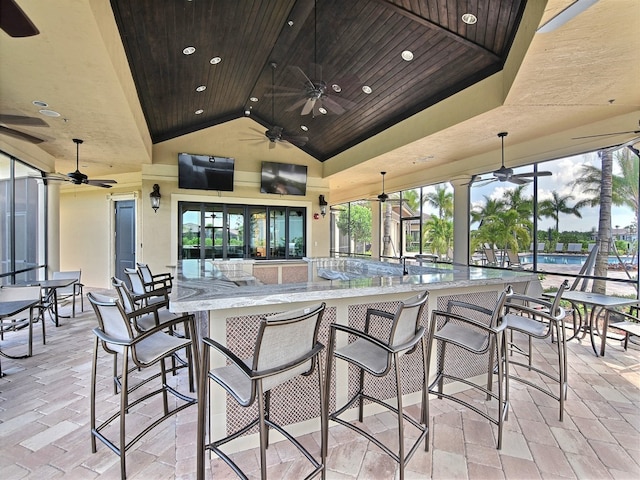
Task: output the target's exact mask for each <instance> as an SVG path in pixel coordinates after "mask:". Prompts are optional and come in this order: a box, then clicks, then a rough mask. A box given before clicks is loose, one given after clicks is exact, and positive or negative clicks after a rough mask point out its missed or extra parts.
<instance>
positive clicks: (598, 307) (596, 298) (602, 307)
mask: <svg viewBox="0 0 640 480" xmlns="http://www.w3.org/2000/svg"><path fill="white" fill-rule="evenodd" d="M562 299H563V300H568V301H569V302H571V303H573V304H574V305H575V306H576V308H578V305H582V306H583V307H584V308H585V315H584V317H583V324H582V325H580V326H579V329H578V331H579V330H582V331H583V332H588V333H589V337H590V340H591V347H592V348H593V351H594V353H595V354H596V356H598V349H597V348H596V343H595V338H594V334H595V333H598V334H599V335H600V355H602V356H604V349H605V346H606V343H607V330H608V328H609V311H610V310H611V309H615V308H620V307H626V306H630V305H638V304H640V299H638V298H624V297H616V296H614V295H605V294H602V293H593V292H583V291H580V290H570V291H568V292H564V294H563V295H562ZM587 306H590V307H591V313H590V314H589V315H588V324H585V323H584V322H586V321H587V314H586V313H587V312H586V309H587ZM603 311H604V316H603V325H602V332H597V325H596V320H597V318H598V315H599V314H600V313H601V312H603Z"/></svg>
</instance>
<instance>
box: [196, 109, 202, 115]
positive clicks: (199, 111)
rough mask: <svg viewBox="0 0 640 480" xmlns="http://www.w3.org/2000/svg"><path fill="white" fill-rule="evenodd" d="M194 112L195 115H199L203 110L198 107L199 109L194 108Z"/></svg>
mask: <svg viewBox="0 0 640 480" xmlns="http://www.w3.org/2000/svg"><path fill="white" fill-rule="evenodd" d="M194 113H195V114H196V115H201V114H203V113H204V110H202V109H200V110H196V111H195V112H194Z"/></svg>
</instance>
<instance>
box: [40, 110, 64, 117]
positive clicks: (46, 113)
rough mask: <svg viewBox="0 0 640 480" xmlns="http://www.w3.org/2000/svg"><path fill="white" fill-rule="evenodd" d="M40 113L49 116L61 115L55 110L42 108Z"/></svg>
mask: <svg viewBox="0 0 640 480" xmlns="http://www.w3.org/2000/svg"><path fill="white" fill-rule="evenodd" d="M40 113H41V114H42V115H45V116H47V117H59V116H60V114H59V113H58V112H55V111H53V110H40Z"/></svg>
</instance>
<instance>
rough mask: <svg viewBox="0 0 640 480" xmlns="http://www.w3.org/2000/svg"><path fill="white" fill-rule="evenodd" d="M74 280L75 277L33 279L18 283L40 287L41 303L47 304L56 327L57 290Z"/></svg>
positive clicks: (57, 318) (57, 317)
mask: <svg viewBox="0 0 640 480" xmlns="http://www.w3.org/2000/svg"><path fill="white" fill-rule="evenodd" d="M75 282H76V279H75V278H59V279H55V280H34V281H28V282H21V283H19V284H18V285H24V286H33V285H39V286H40V288H42V293H43V295H44V297H43V301H42V303H43V305H45V306H47V307H48V308H49V309H50V311H52V312H53V322H54V323H55V325H56V327H57V326H59V324H58V320H59V318H60V316H59V315H58V294H57V290H58V289H59V288H64V287H68V286H69V285H72V284H73V283H75Z"/></svg>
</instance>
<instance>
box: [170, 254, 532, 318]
mask: <svg viewBox="0 0 640 480" xmlns="http://www.w3.org/2000/svg"><path fill="white" fill-rule="evenodd" d="M233 263H234V261H229V262H208V263H204V264H198V265H199V267H198V268H195V269H194V268H193V266H192V265H189V267H188V268H184V269H183V268H181V265H180V264H179V265H178V269H177V272H176V278H175V280H174V282H173V289H172V293H171V298H170V309H171V310H172V311H181V312H185V311H190V312H195V311H206V310H216V309H226V308H242V307H247V306H254V305H273V304H287V303H293V302H301V301H322V300H326V299H339V298H352V297H360V296H370V295H381V294H394V293H409V294H410V293H411V292H416V291H421V290H424V289H429V290H438V289H445V288H455V287H470V286H483V285H497V284H507V283H512V282H513V283H518V282H526V281H529V280H532V279H534V278H536V277H535V274H534V273H532V272H528V271H523V270H496V269H486V268H480V267H468V266H466V265H451V264H436V266H433V265H431V266H430V267H429V270H428V271H429V273H419V274H418V273H416V274H409V275H398V276H371V277H364V278H356V279H351V280H324V279H321V280H319V281H313V282H304V283H285V284H278V285H263V284H259V283H253V284H252V282H251V281H250V279H249V277H250V274H247V273H246V271H245V270H242V268H241V267H240V266H241V265H242V266H246V265H247V264H248V263H247V262H246V261H244V262H243V261H237V263H236V264H235V265H233ZM222 264H224V267H223V266H222ZM229 265H232V268H229ZM220 267H222V268H220ZM183 271H184V273H183Z"/></svg>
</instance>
